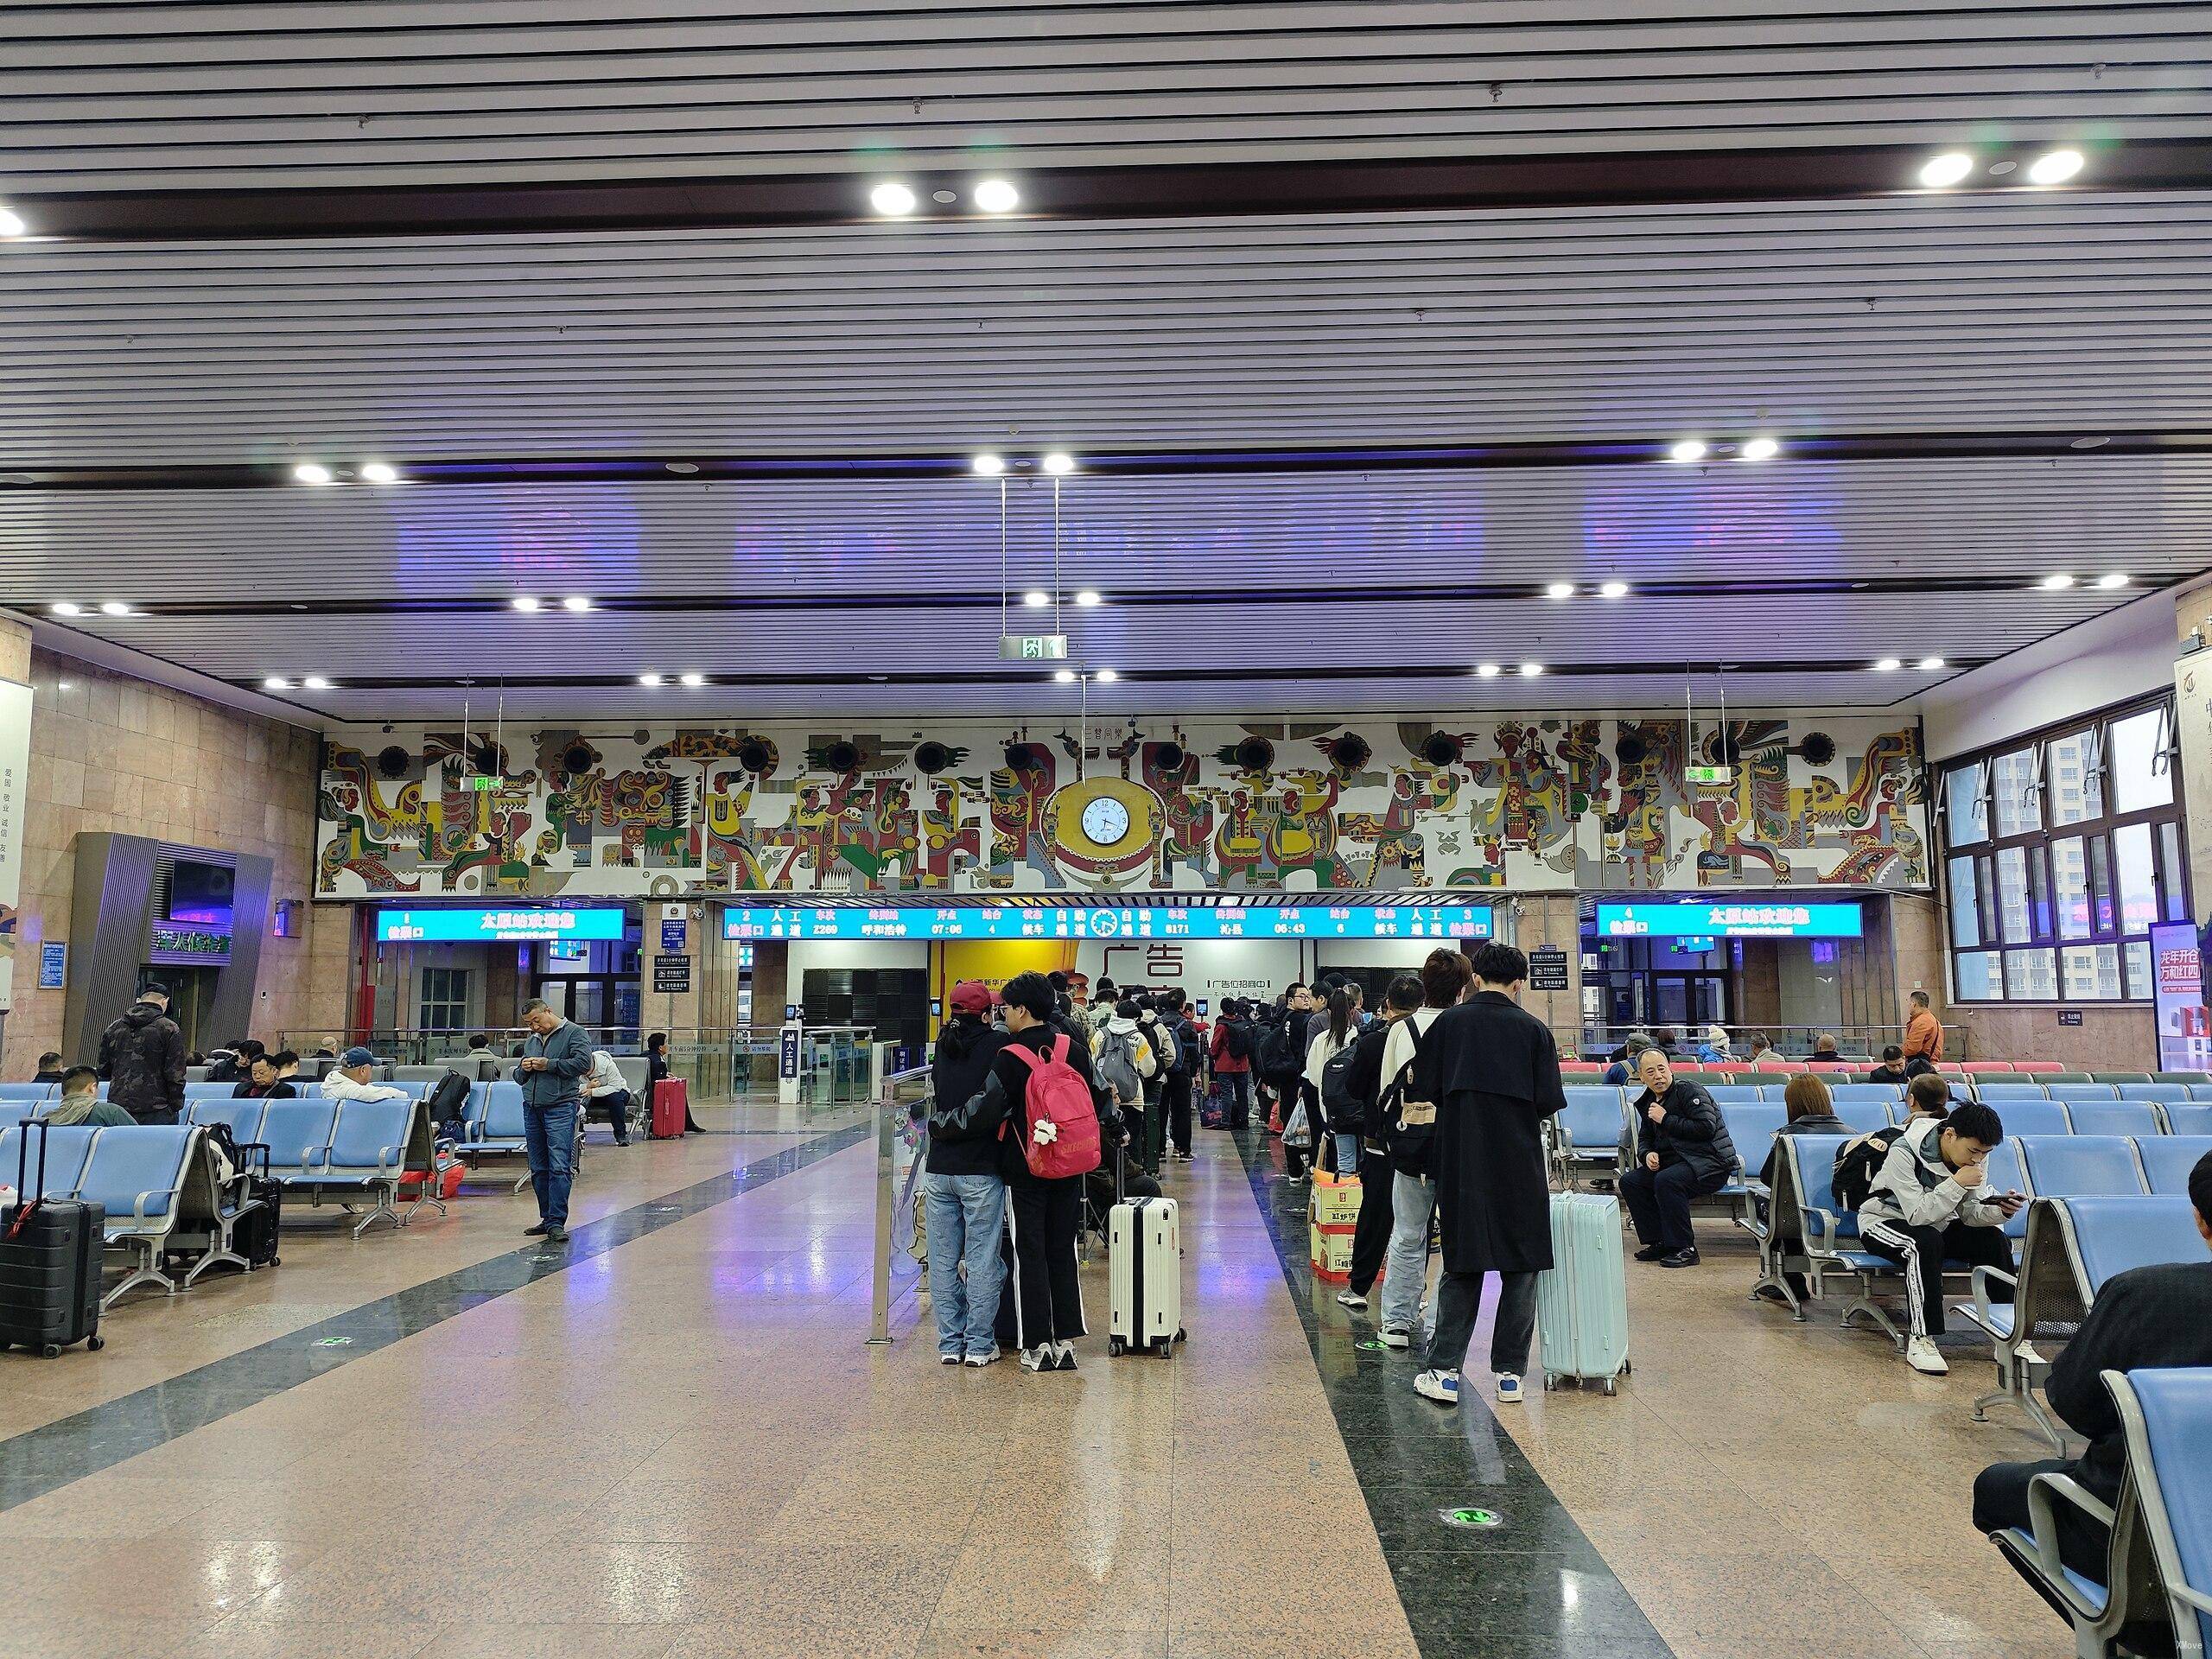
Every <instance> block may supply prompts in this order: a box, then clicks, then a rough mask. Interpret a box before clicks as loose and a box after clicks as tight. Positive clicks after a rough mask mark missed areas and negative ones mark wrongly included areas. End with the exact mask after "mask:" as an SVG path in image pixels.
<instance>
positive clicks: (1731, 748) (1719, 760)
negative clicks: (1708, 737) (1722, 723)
mask: <svg viewBox="0 0 2212 1659" xmlns="http://www.w3.org/2000/svg"><path fill="white" fill-rule="evenodd" d="M1743 758H1744V746H1743V745H1742V744H1740V743H1738V741H1736V734H1735V733H1733V732H1732V731H1728V730H1726V728H1723V729H1722V731H1721V732H1720V734H1719V736H1717V737H1715V738H1714V739H1713V762H1714V764H1715V765H1718V766H1735V765H1737V764H1738V762H1740V761H1741V760H1743Z"/></svg>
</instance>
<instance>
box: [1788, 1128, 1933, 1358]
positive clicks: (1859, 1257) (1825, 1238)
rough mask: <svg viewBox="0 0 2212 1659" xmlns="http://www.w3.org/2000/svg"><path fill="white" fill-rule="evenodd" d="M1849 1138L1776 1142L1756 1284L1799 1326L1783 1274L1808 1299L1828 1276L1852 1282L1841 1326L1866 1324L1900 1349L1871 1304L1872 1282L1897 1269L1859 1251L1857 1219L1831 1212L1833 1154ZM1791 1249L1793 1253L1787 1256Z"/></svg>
mask: <svg viewBox="0 0 2212 1659" xmlns="http://www.w3.org/2000/svg"><path fill="white" fill-rule="evenodd" d="M1854 1138H1855V1137H1853V1136H1852V1135H1783V1136H1780V1137H1779V1138H1778V1139H1777V1141H1776V1142H1775V1144H1776V1146H1777V1147H1780V1148H1781V1149H1782V1156H1781V1157H1780V1158H1778V1159H1777V1160H1775V1192H1774V1196H1773V1198H1772V1199H1771V1200H1770V1218H1769V1226H1768V1232H1769V1234H1770V1240H1769V1243H1768V1245H1767V1247H1766V1248H1764V1249H1762V1251H1761V1255H1762V1258H1763V1259H1762V1262H1761V1272H1760V1278H1759V1282H1760V1283H1761V1284H1762V1285H1765V1284H1772V1285H1774V1286H1776V1287H1777V1288H1779V1289H1780V1290H1781V1292H1782V1294H1783V1296H1784V1297H1785V1298H1787V1299H1788V1300H1789V1306H1790V1310H1791V1316H1792V1317H1793V1318H1795V1319H1803V1318H1804V1317H1805V1310H1804V1308H1803V1307H1802V1306H1800V1305H1799V1303H1798V1301H1797V1299H1796V1295H1795V1294H1793V1293H1792V1292H1791V1291H1790V1288H1789V1279H1788V1274H1789V1273H1790V1272H1792V1271H1796V1272H1802V1273H1803V1274H1805V1275H1806V1277H1807V1279H1808V1280H1809V1281H1811V1283H1812V1286H1813V1289H1814V1293H1815V1294H1824V1293H1825V1291H1826V1287H1827V1279H1828V1277H1829V1275H1831V1274H1848V1275H1849V1276H1850V1277H1851V1278H1852V1279H1853V1280H1854V1281H1857V1284H1858V1287H1859V1294H1858V1295H1856V1296H1854V1297H1853V1299H1852V1300H1851V1301H1850V1303H1849V1304H1848V1305H1847V1306H1846V1307H1845V1308H1844V1310H1843V1319H1842V1323H1843V1324H1844V1325H1852V1324H1853V1323H1855V1322H1856V1321H1857V1320H1859V1319H1862V1318H1866V1319H1872V1320H1873V1321H1874V1323H1875V1324H1876V1325H1879V1326H1880V1327H1881V1329H1882V1330H1884V1331H1885V1332H1887V1333H1888V1334H1889V1336H1890V1338H1891V1340H1892V1341H1894V1342H1896V1343H1897V1344H1898V1345H1899V1346H1900V1347H1902V1346H1903V1345H1904V1337H1903V1335H1902V1334H1901V1333H1900V1332H1898V1330H1897V1325H1896V1323H1895V1322H1894V1321H1893V1320H1891V1318H1890V1316H1889V1315H1888V1314H1887V1313H1885V1312H1883V1310H1882V1307H1881V1305H1880V1304H1879V1303H1878V1302H1877V1301H1875V1300H1874V1285H1875V1281H1877V1280H1880V1279H1894V1278H1897V1277H1898V1276H1899V1274H1900V1273H1901V1269H1900V1268H1898V1266H1897V1263H1896V1262H1892V1261H1891V1260H1890V1259H1889V1258H1888V1257H1887V1256H1883V1255H1875V1254H1874V1252H1872V1250H1866V1249H1860V1248H1859V1217H1858V1214H1857V1212H1856V1211H1850V1210H1843V1209H1840V1208H1839V1207H1838V1205H1837V1204H1836V1199H1835V1159H1836V1154H1837V1153H1839V1152H1840V1151H1841V1150H1842V1149H1843V1148H1844V1147H1847V1146H1848V1145H1849V1144H1850V1143H1851V1141H1853V1139H1854ZM1793 1243H1795V1244H1796V1245H1798V1246H1799V1247H1800V1248H1799V1249H1797V1250H1796V1251H1794V1252H1793V1251H1792V1249H1790V1246H1791V1245H1792V1244H1793Z"/></svg>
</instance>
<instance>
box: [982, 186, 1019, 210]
mask: <svg viewBox="0 0 2212 1659" xmlns="http://www.w3.org/2000/svg"><path fill="white" fill-rule="evenodd" d="M1020 205H1021V192H1020V191H1019V190H1017V189H1015V188H1014V186H1012V185H1011V184H1009V183H1007V181H1005V180H1004V179H985V180H984V181H982V183H981V184H979V185H977V186H976V206H977V207H980V208H982V210H983V211H984V212H985V213H1012V212H1013V211H1014V209H1015V208H1016V207H1020Z"/></svg>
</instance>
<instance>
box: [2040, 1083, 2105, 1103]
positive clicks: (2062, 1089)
mask: <svg viewBox="0 0 2212 1659" xmlns="http://www.w3.org/2000/svg"><path fill="white" fill-rule="evenodd" d="M2050 1097H2051V1098H2052V1099H2053V1100H2060V1101H2066V1100H2118V1099H2119V1098H2120V1085H2119V1084H2116V1083H2066V1084H2052V1085H2051V1090H2050Z"/></svg>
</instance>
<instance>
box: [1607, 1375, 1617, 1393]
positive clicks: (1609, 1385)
mask: <svg viewBox="0 0 2212 1659" xmlns="http://www.w3.org/2000/svg"><path fill="white" fill-rule="evenodd" d="M1605 1392H1606V1393H1607V1394H1617V1393H1618V1392H1619V1389H1617V1388H1616V1387H1615V1386H1614V1383H1613V1379H1612V1378H1611V1377H1610V1376H1609V1377H1607V1378H1606V1379H1605Z"/></svg>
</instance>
